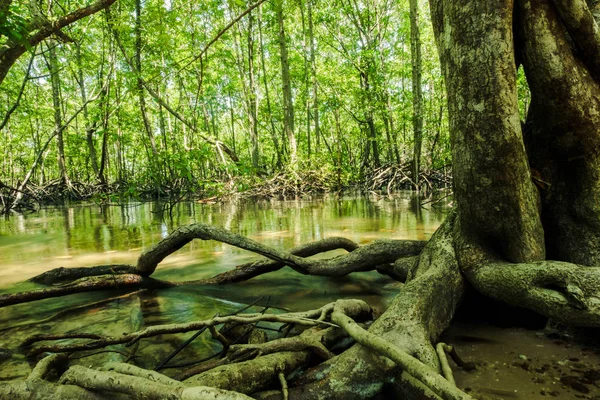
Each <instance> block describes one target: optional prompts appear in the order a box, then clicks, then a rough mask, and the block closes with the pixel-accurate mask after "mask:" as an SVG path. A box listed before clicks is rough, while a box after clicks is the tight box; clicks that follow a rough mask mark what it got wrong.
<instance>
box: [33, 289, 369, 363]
mask: <svg viewBox="0 0 600 400" xmlns="http://www.w3.org/2000/svg"><path fill="white" fill-rule="evenodd" d="M336 304H337V305H338V308H341V309H343V310H344V312H346V313H347V314H348V315H351V316H353V317H355V318H360V319H363V318H365V317H369V316H371V308H370V307H369V306H368V305H367V303H365V302H364V301H362V300H338V301H336V302H334V303H329V304H326V305H325V306H323V307H321V308H318V309H315V310H309V311H304V312H296V313H287V314H243V315H231V316H224V317H215V318H212V319H209V320H203V321H194V322H189V323H186V324H170V325H156V326H151V327H148V328H146V329H144V330H141V331H138V332H133V333H129V334H124V335H121V336H116V337H101V338H98V337H97V335H94V337H95V338H94V339H93V340H90V341H87V342H83V343H67V344H51V345H41V346H37V347H33V348H31V349H30V350H29V351H28V353H27V354H28V356H35V355H37V354H41V353H44V352H52V353H65V352H73V351H87V350H94V349H99V348H103V347H106V346H111V345H115V344H123V343H126V344H128V345H133V344H135V343H136V342H138V341H139V340H141V339H144V338H149V337H152V336H157V335H163V334H168V333H182V332H190V331H197V330H199V329H201V328H204V327H209V326H215V325H220V324H225V323H228V322H236V323H242V324H251V323H254V322H258V321H268V322H279V323H283V324H298V325H303V326H330V325H332V324H331V323H329V322H327V321H326V318H327V317H328V316H329V315H330V314H331V312H332V311H333V308H334V306H335V305H336ZM334 326H335V325H334ZM75 335H77V336H79V337H82V336H83V337H85V336H88V335H87V334H75ZM84 335H85V336H84ZM64 337H65V335H62V336H61V335H35V336H32V337H30V338H27V339H26V340H25V341H24V342H23V343H22V345H21V347H23V348H27V347H29V346H31V345H32V344H33V343H37V342H40V341H49V340H60V339H63V338H64Z"/></svg>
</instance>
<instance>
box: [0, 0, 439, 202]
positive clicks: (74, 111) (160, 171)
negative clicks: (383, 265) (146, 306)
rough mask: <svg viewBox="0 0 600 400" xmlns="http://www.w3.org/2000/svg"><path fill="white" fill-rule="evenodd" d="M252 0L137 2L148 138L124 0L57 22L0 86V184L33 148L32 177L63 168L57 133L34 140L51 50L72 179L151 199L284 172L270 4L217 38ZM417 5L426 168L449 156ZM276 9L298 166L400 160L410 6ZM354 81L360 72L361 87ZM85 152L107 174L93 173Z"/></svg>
mask: <svg viewBox="0 0 600 400" xmlns="http://www.w3.org/2000/svg"><path fill="white" fill-rule="evenodd" d="M42 3H45V2H44V1H43V2H42ZM15 4H17V5H11V8H10V10H9V11H8V13H5V14H6V15H3V16H2V18H4V20H3V23H2V24H0V25H1V26H2V31H1V32H0V33H1V34H3V35H5V36H8V37H9V38H11V39H14V40H17V39H19V38H20V35H22V33H23V32H24V29H25V26H26V25H27V23H28V21H29V20H30V19H31V18H32V15H31V14H32V12H33V11H32V10H30V9H29V8H28V6H27V5H23V3H22V2H16V3H15ZM251 4H252V2H250V1H243V0H237V1H225V0H211V1H208V2H202V3H201V4H198V3H195V2H184V1H181V0H148V1H144V2H142V3H141V14H140V16H139V18H140V23H141V43H140V49H139V52H140V61H141V62H140V65H141V71H140V74H139V76H140V77H141V78H142V79H143V81H144V82H145V84H146V85H147V87H148V88H149V89H150V90H151V91H153V92H154V93H155V94H156V96H158V97H159V98H158V99H157V97H156V96H154V95H152V94H151V93H150V92H148V91H147V89H143V90H144V96H145V98H146V106H145V107H146V113H147V116H148V117H147V119H148V123H149V132H150V135H151V138H152V140H150V137H149V136H148V135H147V134H146V133H145V132H146V130H145V127H144V119H143V118H142V112H141V107H140V101H139V96H138V90H139V89H138V80H137V78H138V74H136V71H134V70H133V69H132V64H131V60H132V59H133V58H134V56H135V54H136V42H135V37H136V35H135V24H136V22H135V21H136V15H135V12H133V11H134V10H135V2H134V1H133V0H124V1H121V2H118V3H115V4H114V5H113V6H111V8H110V9H109V11H108V12H104V11H101V12H99V13H96V14H94V15H92V16H90V17H88V18H86V19H83V20H81V21H78V22H77V23H75V24H73V25H71V26H69V27H67V28H64V29H63V30H62V31H63V32H62V33H64V34H65V35H66V36H67V37H68V38H70V39H72V41H68V40H64V38H61V40H56V37H53V38H51V39H48V40H46V41H44V42H42V43H41V44H40V45H39V46H37V48H35V49H29V54H26V55H24V56H23V57H21V58H20V59H19V60H18V62H17V63H16V64H15V65H14V66H13V68H12V69H11V70H10V71H9V74H8V76H7V78H6V79H5V80H4V81H3V82H2V83H1V89H2V90H1V92H2V95H1V96H2V102H0V110H1V111H0V114H1V115H4V114H5V113H8V112H9V110H10V109H11V108H12V107H13V105H15V104H16V103H17V102H18V107H16V108H15V110H14V112H13V113H12V114H11V115H10V118H9V119H8V121H7V123H6V125H5V126H4V127H3V128H2V130H1V131H0V135H2V140H1V141H0V151H2V152H3V153H4V154H7V157H4V158H3V160H2V162H1V164H0V165H1V167H0V181H2V182H4V183H6V184H7V185H9V186H13V187H17V186H18V184H19V182H21V181H22V180H23V177H24V176H25V175H26V173H27V171H28V170H29V169H30V168H31V167H32V165H33V163H34V160H35V158H36V157H37V156H38V154H42V162H41V163H40V164H39V165H38V166H37V167H36V168H35V170H34V172H33V176H32V182H35V183H36V184H44V183H46V182H49V181H52V180H53V179H56V178H58V177H59V176H60V171H59V167H58V165H57V163H56V162H54V160H55V159H56V157H57V145H56V140H52V142H51V143H50V145H49V146H48V147H47V148H46V149H45V148H44V144H45V142H46V141H47V140H48V139H49V138H50V137H51V135H52V134H53V132H54V131H55V129H56V127H55V126H54V122H53V121H54V119H53V116H54V115H55V112H56V109H55V106H54V105H53V103H52V89H51V84H50V79H49V64H48V60H47V54H48V49H49V48H50V47H52V46H56V52H57V55H58V63H59V74H60V85H61V86H60V110H59V112H60V113H61V114H62V119H63V121H64V122H65V123H67V121H69V120H70V119H71V118H72V117H73V116H75V117H74V118H72V120H71V122H70V123H68V126H66V127H65V129H64V132H63V134H64V142H65V154H66V164H67V172H68V175H69V177H70V179H71V180H72V181H76V182H84V183H95V182H102V181H106V182H107V183H108V184H109V186H110V187H111V188H113V189H114V188H116V189H115V190H122V191H125V192H127V193H129V194H135V195H143V194H144V193H146V194H148V193H153V195H160V194H161V193H165V192H168V191H171V190H175V189H176V190H177V191H178V192H185V191H204V190H208V191H213V189H214V188H215V185H216V186H219V185H220V186H223V185H224V182H227V181H228V180H230V179H231V177H232V176H233V177H248V178H247V179H248V181H257V180H258V181H260V180H261V179H262V177H264V176H266V175H268V176H274V175H275V174H277V173H279V172H283V171H285V170H286V168H287V166H286V160H288V158H289V145H288V142H287V140H288V139H287V137H285V136H283V128H282V124H283V111H284V110H283V103H282V86H281V67H280V61H279V37H278V35H279V31H278V25H277V21H276V15H275V10H274V7H273V5H272V4H271V3H269V2H265V3H263V4H262V5H261V6H259V7H256V8H255V9H253V10H252V11H251V12H250V13H249V14H246V15H245V16H244V17H242V18H241V19H240V20H239V22H237V23H236V24H234V25H232V26H231V27H230V28H229V29H227V30H226V31H224V32H223V33H222V35H220V36H219V37H218V39H217V40H216V41H214V42H212V43H211V40H212V39H214V38H215V37H217V35H219V33H220V32H221V30H222V29H223V27H225V26H227V24H228V23H229V22H230V21H232V20H233V19H234V18H235V17H236V16H238V15H240V14H241V13H243V12H244V11H245V10H246V9H247V8H248V7H249V6H250V5H251ZM70 6H71V5H70V4H69V3H67V2H63V1H58V2H57V1H52V2H48V3H47V4H41V6H40V9H41V10H44V12H46V10H47V13H48V14H49V15H52V14H53V11H54V10H56V14H64V13H65V11H68V10H69V7H70ZM420 6H421V14H422V15H421V18H420V24H421V31H422V35H421V36H422V38H421V40H422V42H423V48H424V52H423V54H424V57H423V93H424V146H423V164H424V167H425V168H434V169H435V168H441V167H442V166H444V165H446V164H448V162H449V157H450V151H449V138H448V128H447V118H446V115H447V112H446V110H445V93H444V88H443V81H442V78H441V72H440V67H439V64H438V60H437V54H436V51H435V47H434V40H433V33H432V29H431V26H430V22H429V16H428V7H427V5H426V4H425V3H422V4H421V5H420ZM59 11H60V13H59ZM284 11H285V13H284V14H285V21H284V23H285V27H286V40H287V43H288V49H289V53H290V54H289V62H290V74H291V81H292V82H291V85H292V94H293V103H294V114H295V131H296V132H295V134H296V137H297V140H298V156H299V162H300V165H299V167H300V168H302V169H305V170H315V171H316V173H317V174H320V172H319V171H321V172H322V171H328V172H327V174H329V173H331V174H332V175H334V176H335V179H333V180H332V182H336V185H338V184H342V185H343V184H348V183H352V182H355V181H356V180H357V179H359V178H360V177H361V176H362V174H363V172H364V171H363V168H365V167H367V168H371V167H373V166H374V164H373V160H372V158H371V156H369V150H368V149H369V148H370V147H369V146H370V145H372V144H373V143H376V144H377V145H378V147H379V149H380V158H381V160H380V161H381V164H389V163H395V164H404V163H406V162H407V161H408V160H410V158H411V151H412V130H411V128H410V126H411V121H412V106H411V99H412V94H411V92H412V89H411V79H410V74H411V63H410V43H409V41H410V24H409V17H408V1H406V0H402V1H400V2H392V1H374V0H360V1H358V2H354V3H348V2H346V1H342V0H335V1H332V2H326V1H322V0H286V1H285V2H284ZM250 16H251V17H252V23H250V21H251V18H250ZM310 26H313V28H312V35H313V36H314V38H313V39H314V42H313V43H312V46H311V41H310V33H311V32H310V30H309V28H310ZM117 38H118V40H117ZM209 44H210V47H208V49H207V50H206V52H203V49H205V47H206V46H208V45H209ZM121 46H122V48H121ZM250 46H253V47H252V48H253V51H252V53H250V52H249V49H250ZM77 48H79V56H78V55H77V54H78V53H77ZM313 48H314V65H311V64H312V62H311V60H312V58H311V56H312V55H313V53H312V51H313ZM34 52H35V54H34V58H33V62H32V66H31V70H30V71H29V73H27V66H28V62H29V59H30V57H31V55H32V53H34ZM250 54H252V63H250V59H249V57H250ZM250 68H252V71H251V70H250ZM250 73H252V74H253V76H254V79H255V82H256V88H255V90H256V94H257V125H258V132H257V134H258V143H259V160H258V168H253V167H251V166H252V143H251V136H250V135H251V132H250V129H251V128H250V127H251V119H250V118H251V117H250V111H251V109H250V104H251V103H250V101H251V89H252V88H250V86H249V76H250ZM361 74H363V75H361ZM361 76H366V77H367V79H368V87H366V86H365V84H364V81H363V80H362V78H361ZM86 101H87V102H88V103H86ZM165 104H168V105H169V107H170V109H171V110H168V109H166V108H165V107H164V105H165ZM84 105H85V107H84ZM83 108H85V109H83ZM317 113H318V127H317V118H316V117H317V115H316V114H317ZM176 114H177V115H176ZM368 118H372V120H373V126H374V130H375V134H376V137H375V138H374V139H373V138H371V137H370V136H369V133H368V128H367V125H366V120H367V119H368ZM182 119H183V120H184V121H185V122H184V121H182ZM317 129H318V130H317ZM206 139H208V140H206ZM216 141H222V142H223V143H224V144H225V145H226V146H227V147H229V148H230V149H232V150H233V151H234V152H235V153H236V154H237V156H238V157H239V161H238V162H233V161H232V160H231V159H229V157H227V155H224V154H222V153H220V152H219V151H218V150H217V149H216V147H215V146H214V142H216ZM92 157H93V158H95V163H96V164H97V165H98V167H99V168H101V169H102V171H101V174H100V173H99V171H96V170H94V168H93V167H94V161H93V160H91V158H92ZM327 174H325V175H327ZM100 175H102V176H100ZM245 179H246V178H243V179H239V181H241V182H244V181H245ZM214 182H221V183H220V184H216V183H214ZM249 185H250V184H248V185H246V184H242V185H240V186H238V188H239V190H245V189H246V188H247V187H249ZM132 188H133V190H132Z"/></svg>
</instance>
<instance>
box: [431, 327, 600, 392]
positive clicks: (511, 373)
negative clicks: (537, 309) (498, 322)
mask: <svg viewBox="0 0 600 400" xmlns="http://www.w3.org/2000/svg"><path fill="white" fill-rule="evenodd" d="M441 340H442V341H444V342H446V343H451V344H452V345H453V346H454V347H455V348H456V350H457V352H458V353H459V354H460V355H461V357H462V358H463V360H464V361H466V362H474V363H475V364H476V366H477V369H476V370H475V371H465V370H463V369H460V368H453V369H454V378H455V380H456V384H457V386H458V387H459V388H461V389H462V390H463V391H465V392H467V393H469V394H471V395H472V396H473V397H474V398H478V399H494V400H496V399H515V400H530V399H553V398H556V399H565V400H571V399H573V400H575V399H593V400H598V399H600V344H599V343H598V341H597V339H596V338H590V337H586V334H585V333H582V332H569V331H559V330H553V329H548V328H545V329H544V328H541V329H527V328H524V327H515V326H512V327H498V326H494V325H491V324H489V323H482V322H480V321H477V322H474V321H466V320H457V321H454V322H453V323H452V325H451V326H450V328H449V329H448V330H447V331H446V332H445V333H444V334H443V335H442V338H441Z"/></svg>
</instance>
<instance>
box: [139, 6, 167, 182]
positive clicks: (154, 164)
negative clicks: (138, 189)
mask: <svg viewBox="0 0 600 400" xmlns="http://www.w3.org/2000/svg"><path fill="white" fill-rule="evenodd" d="M134 34H135V55H134V65H135V69H136V72H137V95H138V101H139V106H140V113H141V115H142V122H143V123H144V131H145V132H146V137H147V138H148V142H149V143H150V150H151V152H152V153H151V154H152V158H151V159H150V171H151V173H152V179H153V180H154V185H155V187H156V190H157V191H158V190H159V188H160V186H161V184H160V181H161V177H160V168H159V166H158V163H159V157H158V150H157V147H156V141H155V139H154V133H153V132H152V126H151V124H150V119H149V118H148V112H147V110H146V96H145V92H144V84H143V82H142V76H141V75H142V4H141V0H135V26H134Z"/></svg>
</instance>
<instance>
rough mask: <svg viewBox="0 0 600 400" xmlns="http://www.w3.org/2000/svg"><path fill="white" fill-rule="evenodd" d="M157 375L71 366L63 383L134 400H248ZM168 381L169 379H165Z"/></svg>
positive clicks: (155, 373) (238, 394) (64, 376)
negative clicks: (137, 374)
mask: <svg viewBox="0 0 600 400" xmlns="http://www.w3.org/2000/svg"><path fill="white" fill-rule="evenodd" d="M157 375H160V374H158V373H157V372H154V373H153V374H151V375H147V376H146V377H140V376H136V375H126V374H121V373H118V372H113V371H97V370H92V369H88V368H85V367H82V366H79V365H75V366H72V367H71V368H69V370H67V372H65V373H64V374H63V376H62V377H61V379H60V383H63V384H65V383H66V384H72V385H77V386H79V387H82V388H85V389H89V390H94V391H99V392H101V393H106V392H117V393H123V394H126V395H127V396H129V398H131V399H144V400H154V399H156V400H159V399H166V398H168V399H173V400H179V399H181V400H204V399H206V398H219V399H224V400H249V399H251V397H248V396H246V395H244V394H241V393H237V392H232V391H227V390H221V389H216V388H214V387H205V386H193V387H190V386H187V385H185V384H183V383H181V382H177V381H172V383H168V384H167V383H165V382H167V379H168V378H167V379H160V380H154V379H155V377H156V376H157ZM165 378H166V377H165Z"/></svg>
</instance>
